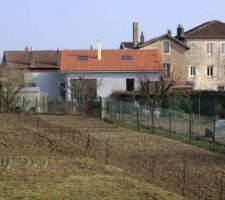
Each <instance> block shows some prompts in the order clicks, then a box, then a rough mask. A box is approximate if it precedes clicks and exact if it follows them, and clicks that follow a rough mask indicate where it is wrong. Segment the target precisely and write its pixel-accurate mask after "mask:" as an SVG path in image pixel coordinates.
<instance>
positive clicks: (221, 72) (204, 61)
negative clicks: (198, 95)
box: [184, 21, 225, 91]
mask: <svg viewBox="0 0 225 200" xmlns="http://www.w3.org/2000/svg"><path fill="white" fill-rule="evenodd" d="M184 35H185V38H186V40H187V45H189V46H190V47H191V49H190V51H189V52H188V54H187V62H188V80H190V81H193V83H194V89H196V90H220V91H223V90H224V87H225V23H222V22H220V21H210V22H207V23H204V24H202V25H200V26H197V27H195V28H193V29H191V30H189V31H187V32H185V34H184Z"/></svg>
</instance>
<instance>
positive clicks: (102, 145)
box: [40, 116, 225, 199]
mask: <svg viewBox="0 0 225 200" xmlns="http://www.w3.org/2000/svg"><path fill="white" fill-rule="evenodd" d="M40 118H41V120H43V122H47V124H50V126H52V127H58V131H56V129H55V131H53V132H54V134H56V135H59V134H60V133H59V130H60V129H59V128H60V127H61V128H62V129H63V131H62V140H63V141H64V142H66V143H68V144H70V145H72V146H73V147H74V149H76V151H77V152H80V153H81V154H83V155H88V156H89V157H91V158H94V159H96V160H99V161H101V162H105V163H108V164H111V165H114V166H117V167H120V168H122V169H124V170H125V171H126V172H127V174H131V175H132V176H135V177H138V178H141V179H145V180H147V181H149V182H151V183H154V184H156V185H159V186H162V187H164V188H166V189H170V190H172V191H174V192H177V193H180V194H182V195H184V196H186V197H188V198H190V199H225V186H224V185H225V183H224V182H223V180H222V178H223V176H224V177H225V156H224V155H219V154H215V153H212V152H208V151H205V150H202V149H199V148H197V147H194V146H191V145H187V144H183V143H180V142H176V141H173V140H169V139H165V138H160V137H157V136H153V135H148V134H141V133H137V132H135V131H130V130H127V129H124V128H119V127H117V126H114V125H110V124H106V123H104V122H101V121H99V120H95V119H86V118H80V117H73V116H40ZM44 129H45V128H43V130H44ZM46 131H49V134H52V133H53V132H52V131H51V129H48V128H46ZM224 179H225V178H224Z"/></svg>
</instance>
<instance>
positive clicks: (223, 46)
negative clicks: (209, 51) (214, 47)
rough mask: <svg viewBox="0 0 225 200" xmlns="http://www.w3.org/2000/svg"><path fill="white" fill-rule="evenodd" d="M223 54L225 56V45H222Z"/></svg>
mask: <svg viewBox="0 0 225 200" xmlns="http://www.w3.org/2000/svg"><path fill="white" fill-rule="evenodd" d="M221 53H222V55H225V43H222V44H221Z"/></svg>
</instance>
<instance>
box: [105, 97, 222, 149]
mask: <svg viewBox="0 0 225 200" xmlns="http://www.w3.org/2000/svg"><path fill="white" fill-rule="evenodd" d="M106 106H107V107H106V118H107V119H109V120H111V121H113V122H115V123H118V124H121V125H124V126H126V127H130V128H132V129H135V130H140V129H144V130H149V131H151V132H153V131H154V132H155V133H159V134H164V135H166V136H168V137H176V138H179V139H181V140H190V141H201V140H203V141H208V142H211V143H213V142H215V144H219V145H225V120H221V119H218V120H215V118H214V117H207V116H203V115H199V114H194V113H191V114H189V113H185V112H184V111H183V112H182V111H180V112H178V111H174V110H169V109H163V108H155V109H152V108H151V107H149V106H147V105H141V104H139V103H138V102H134V103H129V102H123V101H116V100H115V99H107V101H106Z"/></svg>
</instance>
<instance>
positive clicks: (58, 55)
mask: <svg viewBox="0 0 225 200" xmlns="http://www.w3.org/2000/svg"><path fill="white" fill-rule="evenodd" d="M56 52H57V66H58V67H59V66H60V60H61V53H60V50H59V48H57V50H56Z"/></svg>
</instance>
